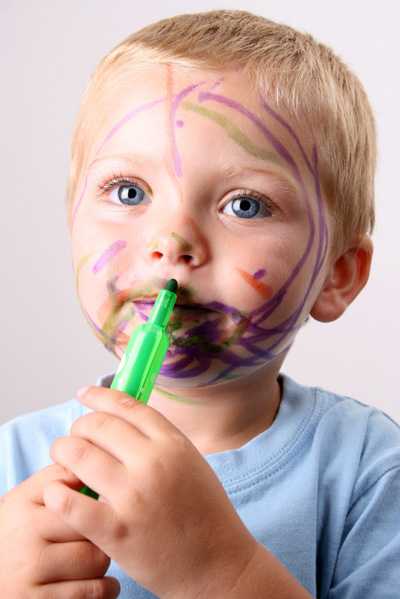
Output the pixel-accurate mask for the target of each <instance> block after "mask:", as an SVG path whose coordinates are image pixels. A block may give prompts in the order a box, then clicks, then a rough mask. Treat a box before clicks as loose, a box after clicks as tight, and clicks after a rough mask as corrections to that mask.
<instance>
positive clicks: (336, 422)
mask: <svg viewBox="0 0 400 599" xmlns="http://www.w3.org/2000/svg"><path fill="white" fill-rule="evenodd" d="M375 162H376V139H375V127H374V119H373V116H372V112H371V108H370V105H369V102H368V99H367V96H366V94H365V91H364V90H363V88H362V86H361V84H360V82H359V81H358V79H357V78H356V77H355V76H354V74H352V73H351V72H350V71H349V69H348V68H347V67H346V66H345V65H344V64H343V63H342V61H341V60H340V59H339V58H337V57H336V56H335V55H334V54H333V53H332V51H331V50H330V49H329V48H327V47H326V46H324V45H322V44H319V43H317V42H316V41H315V40H314V39H313V38H312V37H311V36H309V35H305V34H302V33H299V32H298V31H296V30H294V29H292V28H290V27H287V26H284V25H281V24H277V23H274V22H271V21H269V20H266V19H264V18H262V17H259V16H255V15H253V14H251V13H248V12H244V11H225V10H219V11H212V12H205V13H201V14H186V15H180V16H177V17H174V18H170V19H165V20H163V21H160V22H158V23H154V24H152V25H150V26H148V27H146V28H144V29H142V30H141V31H138V32H137V33H135V34H133V35H132V36H130V37H129V38H127V39H126V40H125V41H123V42H122V43H121V44H119V45H118V46H117V47H116V48H115V49H114V50H112V51H111V53H110V54H109V55H108V56H106V57H105V58H104V59H103V60H102V61H101V62H100V64H99V65H98V67H97V69H96V71H95V73H94V74H93V76H92V78H91V81H90V82H89V85H88V88H87V90H86V92H85V94H84V97H83V102H82V105H81V108H80V112H79V114H78V119H77V124H76V129H75V132H74V136H73V140H72V157H71V172H70V180H69V187H68V203H67V210H68V223H69V230H70V235H71V243H72V254H73V265H74V270H75V273H76V288H77V293H78V297H79V301H80V303H81V306H82V310H83V312H84V315H85V317H86V319H87V321H88V323H89V326H90V327H91V328H92V330H93V332H94V333H95V335H96V336H97V337H98V339H99V341H100V342H101V343H103V344H104V345H105V347H106V348H107V349H108V350H109V351H111V352H112V353H113V354H114V355H115V356H116V357H117V358H118V360H119V359H120V358H121V356H122V355H123V352H124V349H125V347H126V345H127V342H128V339H129V337H130V335H131V333H132V331H133V330H134V329H135V327H137V326H138V325H139V324H140V323H142V322H144V321H145V320H146V319H147V317H148V314H149V311H150V309H151V306H152V303H153V302H154V298H155V297H156V295H157V293H158V292H159V290H160V289H161V288H162V287H163V286H164V284H165V283H166V281H167V280H168V279H170V278H175V279H176V280H177V281H178V283H179V290H178V299H177V305H176V307H175V309H174V312H173V317H172V319H171V322H170V326H169V334H170V337H171V345H170V349H169V351H168V354H167V357H166V359H165V362H164V364H163V368H162V370H161V374H160V376H159V378H158V379H157V384H156V387H155V388H154V391H153V393H152V395H151V399H150V402H149V404H148V405H142V404H140V403H139V402H137V401H135V400H134V399H132V398H131V397H130V396H128V395H125V394H123V393H121V392H118V391H115V390H111V389H109V387H110V384H111V382H112V379H113V374H110V375H106V376H102V377H101V378H100V379H99V380H98V381H97V383H96V385H93V386H91V387H89V388H87V390H86V391H84V392H83V394H80V395H79V397H77V398H75V399H73V400H71V401H67V402H65V403H62V404H59V405H56V406H53V407H50V408H48V409H45V410H40V411H36V412H33V413H30V414H27V415H25V416H23V417H18V418H16V419H14V420H13V421H11V422H9V423H7V424H5V425H3V426H2V427H1V428H0V450H1V472H0V493H1V495H3V497H2V501H1V504H0V527H1V531H2V534H1V536H0V583H1V588H2V593H3V595H2V596H4V597H7V598H9V599H14V598H18V599H19V598H22V597H29V598H30V599H35V598H40V599H44V598H49V597H57V598H72V597H93V596H96V597H102V598H103V597H107V598H109V597H116V596H117V595H118V594H119V593H120V594H119V597H122V598H124V599H128V598H150V597H160V598H163V599H172V598H173V599H195V598H196V599H203V598H204V599H205V598H207V599H208V598H210V597H215V598H218V599H220V598H221V599H222V598H223V599H236V598H240V599H243V598H245V599H260V598H262V597H268V598H270V599H285V598H288V599H289V598H290V599H306V598H310V597H318V598H321V599H322V598H324V599H325V598H326V599H328V598H329V599H339V598H340V599H367V598H368V599H369V598H370V599H378V598H382V597H385V599H389V598H393V599H394V598H395V597H396V598H397V597H398V596H399V592H400V584H399V583H400V580H399V579H400V574H399V558H400V509H399V500H398V498H399V496H400V430H399V426H398V425H397V424H396V423H395V422H393V421H392V420H391V419H390V418H389V417H388V416H387V415H385V414H384V413H383V412H381V411H380V410H378V409H375V408H373V407H369V406H367V405H365V404H363V403H360V402H359V401H356V400H354V399H351V398H348V397H341V396H339V395H335V394H334V393H331V392H328V391H324V390H322V389H319V388H309V387H305V386H302V385H300V384H299V383H297V382H295V381H294V380H293V379H291V378H290V377H288V376H287V375H285V374H283V373H282V372H281V369H282V364H283V362H284V359H285V357H286V355H287V353H288V351H289V349H290V347H291V346H292V344H293V342H294V339H295V337H296V334H297V333H298V331H299V330H300V329H301V327H302V326H303V325H304V323H305V322H306V320H307V319H308V317H309V316H310V315H311V316H312V317H313V318H314V319H317V320H319V321H321V322H331V321H334V320H336V319H338V318H339V317H340V316H341V315H342V314H343V312H344V311H345V310H346V308H347V307H348V306H349V305H350V304H351V303H352V302H353V300H354V299H355V298H356V296H357V295H358V293H359V292H360V291H361V290H362V288H363V287H364V285H365V284H366V283H367V280H368V275H369V269H370V263H371V257H372V243H371V240H370V234H371V233H372V230H373V224H374V199H373V196H374V172H375ZM322 343H323V341H321V344H322ZM322 348H323V345H321V350H322V351H323V349H322ZM52 462H54V463H52ZM82 484H85V485H88V486H89V487H91V488H92V489H95V490H96V491H97V492H98V493H99V495H100V499H99V501H95V500H94V499H93V498H91V497H88V496H86V495H83V494H82V493H78V492H77V491H78V490H79V489H80V487H81V486H82ZM106 574H107V575H106Z"/></svg>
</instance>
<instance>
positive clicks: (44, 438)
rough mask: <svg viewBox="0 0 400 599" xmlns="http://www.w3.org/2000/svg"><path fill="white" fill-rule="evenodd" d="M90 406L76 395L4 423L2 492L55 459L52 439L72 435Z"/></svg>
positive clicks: (0, 461)
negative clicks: (78, 399)
mask: <svg viewBox="0 0 400 599" xmlns="http://www.w3.org/2000/svg"><path fill="white" fill-rule="evenodd" d="M86 411H88V410H87V408H85V407H84V406H82V405H81V404H80V403H79V402H78V401H76V400H75V399H73V400H69V401H66V402H64V403H61V404H57V405H55V406H50V407H48V408H44V409H41V410H36V411H32V412H28V413H26V414H23V415H21V416H17V417H16V418H14V419H12V420H10V421H8V422H6V423H5V424H2V425H1V426H0V456H1V457H0V495H3V494H4V493H5V492H7V491H8V490H9V489H11V488H12V487H14V486H15V485H17V484H19V483H20V482H22V481H23V480H24V479H25V478H27V477H28V476H30V475H31V474H33V473H34V472H36V471H37V470H39V469H41V468H44V467H45V466H47V465H48V464H50V463H51V459H50V456H49V449H50V445H51V444H52V442H53V441H54V440H55V439H56V438H57V437H61V436H66V435H69V432H70V428H71V425H72V423H73V422H74V420H76V419H77V418H79V417H80V416H81V415H82V414H84V413H85V412H86Z"/></svg>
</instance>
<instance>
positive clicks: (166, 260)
mask: <svg viewBox="0 0 400 599" xmlns="http://www.w3.org/2000/svg"><path fill="white" fill-rule="evenodd" d="M171 225H172V224H171V223H170V224H169V226H168V227H166V228H165V229H163V230H162V231H160V232H159V233H158V234H157V235H155V236H154V237H153V241H151V242H150V244H149V246H148V247H149V257H150V260H151V261H152V262H153V263H160V265H161V264H162V265H163V266H168V265H171V266H181V265H186V266H189V267H191V268H198V267H199V266H201V265H203V264H204V263H205V262H206V261H207V259H208V255H209V251H208V242H207V240H206V238H205V236H204V235H203V233H202V232H201V230H200V228H199V227H198V226H197V225H196V223H195V222H194V221H193V219H191V218H186V219H185V221H183V222H182V221H181V223H174V224H173V225H172V226H171Z"/></svg>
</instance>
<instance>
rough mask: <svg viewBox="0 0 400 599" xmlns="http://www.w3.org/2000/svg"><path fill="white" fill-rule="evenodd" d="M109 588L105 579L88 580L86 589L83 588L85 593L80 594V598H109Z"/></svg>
mask: <svg viewBox="0 0 400 599" xmlns="http://www.w3.org/2000/svg"><path fill="white" fill-rule="evenodd" d="M109 590H110V589H109V585H108V584H107V580H106V579H103V578H97V579H94V580H90V581H88V584H87V589H85V591H86V592H85V594H84V595H82V599H83V598H84V597H85V598H86V597H90V599H110V598H111V597H112V595H110V592H109ZM114 596H115V595H114Z"/></svg>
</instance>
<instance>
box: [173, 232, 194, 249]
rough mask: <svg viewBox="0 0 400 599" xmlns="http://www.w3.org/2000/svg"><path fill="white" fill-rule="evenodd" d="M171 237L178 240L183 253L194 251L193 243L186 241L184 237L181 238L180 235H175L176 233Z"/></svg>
mask: <svg viewBox="0 0 400 599" xmlns="http://www.w3.org/2000/svg"><path fill="white" fill-rule="evenodd" d="M171 237H173V238H174V239H176V241H177V242H178V243H179V244H180V246H181V248H180V249H181V251H182V252H190V250H191V249H192V247H193V246H192V244H191V243H189V242H188V241H186V239H184V238H183V237H181V236H180V235H178V233H175V232H174V231H172V233H171Z"/></svg>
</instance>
